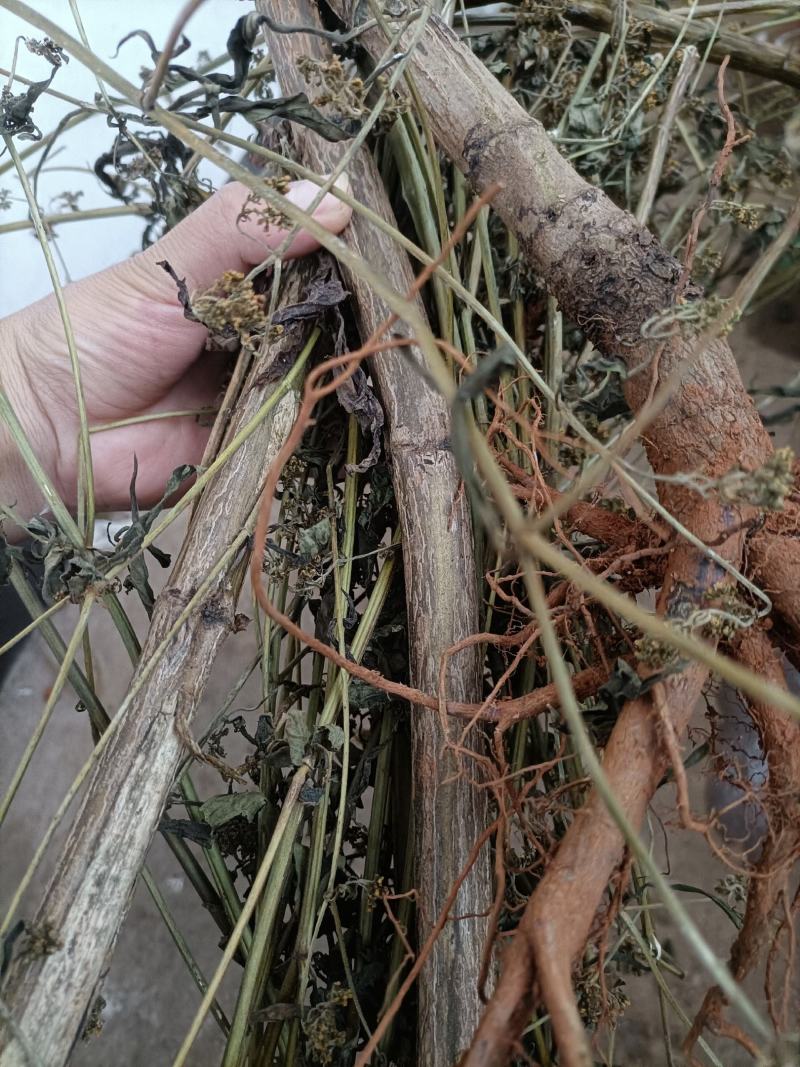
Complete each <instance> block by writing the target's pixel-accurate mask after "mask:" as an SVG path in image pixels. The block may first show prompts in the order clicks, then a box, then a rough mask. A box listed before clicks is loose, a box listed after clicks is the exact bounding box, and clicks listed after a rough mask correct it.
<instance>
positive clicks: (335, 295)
mask: <svg viewBox="0 0 800 1067" xmlns="http://www.w3.org/2000/svg"><path fill="white" fill-rule="evenodd" d="M348 296H350V293H349V292H348V291H347V289H345V288H344V287H343V286H342V283H341V281H340V279H339V276H338V274H335V273H334V272H333V271H331V272H330V273H329V274H327V275H325V276H317V277H315V278H313V279H312V281H311V282H310V283H309V286H308V289H307V290H306V296H305V299H304V300H302V301H301V302H300V303H299V304H288V305H287V306H286V307H282V308H280V309H279V310H278V311H276V312H275V314H274V315H273V316H272V322H273V325H275V326H285V325H286V324H287V323H290V322H301V321H302V320H303V319H315V318H317V317H318V316H320V315H324V314H325V312H326V311H329V310H330V309H331V308H333V307H337V306H338V305H339V304H341V303H342V302H343V301H344V300H346V299H347V298H348Z"/></svg>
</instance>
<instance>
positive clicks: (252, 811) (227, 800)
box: [198, 793, 267, 829]
mask: <svg viewBox="0 0 800 1067" xmlns="http://www.w3.org/2000/svg"><path fill="white" fill-rule="evenodd" d="M266 803H267V798H266V797H265V796H264V794H263V793H223V794H222V796H216V797H209V799H208V800H206V801H205V802H204V803H203V804H201V805H200V807H199V809H198V811H199V814H200V816H201V818H202V819H203V820H204V821H205V822H206V823H208V825H209V826H210V827H212V829H216V828H217V827H218V826H224V825H225V823H228V822H231V820H233V819H238V818H239V817H240V816H241V817H242V818H244V819H246V820H247V821H248V822H252V821H253V819H255V817H256V815H258V813H259V812H260V811H261V809H262V808H263V807H264V805H265V804H266Z"/></svg>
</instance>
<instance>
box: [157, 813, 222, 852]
mask: <svg viewBox="0 0 800 1067" xmlns="http://www.w3.org/2000/svg"><path fill="white" fill-rule="evenodd" d="M158 828H159V830H160V831H161V832H162V833H163V834H174V835H175V836H176V837H183V838H185V839H186V840H187V841H194V842H195V844H198V845H202V846H203V847H204V848H205V847H206V846H207V845H210V844H211V842H212V840H213V837H212V834H211V830H210V829H209V825H208V823H204V822H196V821H195V820H194V819H167V818H162V819H161V822H159V824H158Z"/></svg>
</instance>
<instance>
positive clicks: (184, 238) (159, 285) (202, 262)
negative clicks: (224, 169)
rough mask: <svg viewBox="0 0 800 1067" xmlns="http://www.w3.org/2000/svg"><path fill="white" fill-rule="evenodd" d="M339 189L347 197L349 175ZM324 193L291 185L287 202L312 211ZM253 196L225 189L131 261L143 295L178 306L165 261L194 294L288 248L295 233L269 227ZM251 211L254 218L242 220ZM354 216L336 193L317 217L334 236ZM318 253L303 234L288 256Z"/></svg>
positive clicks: (233, 185) (308, 185) (305, 184)
mask: <svg viewBox="0 0 800 1067" xmlns="http://www.w3.org/2000/svg"><path fill="white" fill-rule="evenodd" d="M336 184H337V186H338V187H339V188H341V189H343V190H345V191H347V190H348V189H349V182H348V181H347V176H346V175H341V176H340V177H339V178H338V179H337V181H336ZM318 192H319V187H318V186H317V185H316V184H315V183H314V182H310V181H297V182H292V183H291V184H290V186H289V190H288V192H287V194H286V196H287V199H288V200H290V201H291V202H292V203H293V204H296V205H297V207H299V208H303V209H307V208H308V207H310V205H311V203H312V201H313V200H314V198H315V197H316V196H317V194H318ZM249 196H250V191H249V189H248V188H247V187H246V186H244V185H242V184H241V183H240V182H230V183H228V184H227V185H224V186H223V187H222V188H221V189H219V190H218V191H217V192H216V193H214V195H213V196H211V197H210V198H209V199H208V200H207V201H206V202H205V203H204V204H202V205H201V206H200V207H199V208H197V209H196V210H195V211H193V212H192V213H191V215H188V216H187V217H186V218H185V219H183V221H182V222H180V223H178V225H177V226H176V227H175V228H174V229H172V230H170V232H169V233H168V234H167V235H166V236H165V237H162V238H161V240H160V241H157V242H156V243H155V244H154V245H153V246H152V247H151V248H148V249H147V250H146V251H144V252H141V253H140V254H139V255H137V256H135V257H134V258H133V259H132V260H129V261H128V264H127V265H128V266H129V267H132V268H134V269H135V273H136V276H137V289H138V291H139V293H140V294H141V295H143V296H147V297H149V298H152V299H156V300H165V299H166V300H169V301H175V299H176V296H175V283H174V282H173V281H172V280H171V279H170V278H169V277H168V276H167V274H166V273H165V272H164V271H163V270H162V269H161V268H160V267H158V266H157V264H158V262H159V261H160V260H164V259H165V260H167V261H168V262H169V264H170V266H171V267H172V268H173V269H174V270H175V272H176V274H177V275H178V277H179V278H186V284H187V286H188V288H189V292H191V291H192V290H194V289H204V288H207V287H208V286H209V285H211V283H212V282H213V281H214V280H215V279H216V278H218V277H219V276H220V274H222V272H223V271H226V270H238V271H242V272H246V271H248V270H249V269H250V268H251V267H253V266H254V265H255V264H256V263H260V262H261V261H262V260H263V259H266V258H267V256H268V255H269V253H270V252H271V251H274V250H275V249H276V248H278V247H279V246H280V245H281V244H282V243H283V241H284V240H285V238H286V236H287V233H288V229H289V227H288V226H282V225H280V224H275V223H270V224H267V225H265V223H264V222H263V221H262V218H260V217H259V209H260V208H262V207H263V201H259V200H256V201H255V203H254V202H253V200H252V199H250V202H249V203H248V197H249ZM245 207H247V208H248V209H249V212H248V214H247V216H246V217H241V216H242V211H243V209H245ZM351 215H352V209H351V208H350V207H349V206H348V205H347V204H345V203H343V202H342V201H341V200H339V199H337V198H336V197H335V196H333V195H332V194H331V193H327V194H326V196H325V197H324V198H323V200H322V202H321V203H320V205H319V207H317V209H316V210H315V211H314V219H315V220H316V221H317V222H319V223H321V224H322V225H323V226H324V227H325V229H326V230H329V231H330V232H331V233H339V232H340V231H341V230H343V229H344V227H345V226H346V225H347V223H348V222H349V221H350V216H351ZM317 248H319V243H318V242H317V241H316V240H315V238H313V237H312V236H311V234H310V233H308V232H307V231H305V230H303V229H300V230H299V231H298V232H297V234H296V235H295V237H294V239H293V240H292V243H291V245H290V246H289V249H288V251H287V253H286V256H287V258H293V257H296V256H305V255H307V254H308V253H309V252H313V251H315V249H317Z"/></svg>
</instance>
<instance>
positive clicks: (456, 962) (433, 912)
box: [257, 0, 492, 1067]
mask: <svg viewBox="0 0 800 1067" xmlns="http://www.w3.org/2000/svg"><path fill="white" fill-rule="evenodd" d="M262 4H263V10H264V11H265V12H267V13H268V14H269V15H270V16H271V17H272V18H273V19H275V20H277V21H279V22H283V23H290V24H295V25H297V24H302V25H314V24H316V25H319V15H318V12H317V9H316V5H315V4H314V3H312V2H311V0H269V2H268V3H264V2H263V0H259V4H258V5H257V6H259V7H260V6H262ZM268 38H269V51H270V55H271V57H272V60H273V63H274V66H275V73H276V75H277V77H278V80H279V82H280V84H281V87H282V90H283V91H284V92H285V93H295V92H302V91H308V92H309V96H311V97H312V98H313V96H314V95H316V93H317V92H318V90H314V89H313V88H312V89H309V87H308V86H307V84H306V83H305V81H304V80H303V78H302V76H301V75H300V73H299V71H298V69H297V60H298V58H299V57H300V56H312V57H314V58H316V59H327V58H330V54H331V53H330V50H329V47H328V45H327V43H325V42H323V41H322V40H321V39H320V38H318V37H311V36H308V35H305V34H300V33H292V34H275V33H269V34H268ZM295 144H296V146H297V148H298V150H299V153H300V155H301V157H302V158H303V161H304V162H305V163H306V164H307V165H310V166H312V167H314V168H315V169H317V170H319V171H321V172H324V173H327V172H330V171H331V170H332V169H333V168H334V166H335V164H336V162H337V161H338V160H339V159H340V158H341V155H342V153H343V151H344V150H345V149H346V145H345V146H344V147H343V146H340V145H332V144H329V143H328V142H325V141H322V140H321V139H320V138H318V137H317V136H315V135H314V134H312V133H310V132H309V131H308V130H304V129H299V128H296V129H295ZM348 176H349V178H350V184H351V187H352V190H353V195H354V196H355V197H356V198H357V199H358V200H360V201H361V202H362V203H364V204H366V205H368V206H369V207H371V208H372V209H373V210H375V211H377V212H379V213H380V214H381V215H382V216H383V217H384V218H385V219H387V220H388V221H390V222H391V223H392V224H393V225H396V223H395V219H394V216H393V213H392V209H391V207H390V205H389V202H388V199H387V196H386V192H385V190H384V187H383V182H382V181H381V178H380V175H379V174H378V171H377V168H376V166H375V164H374V161H373V159H372V156H371V155H370V153H369V152H368V151H366V150H364V149H362V150H361V151H359V152H358V153H357V154H356V156H355V157H354V159H353V160H352V162H351V163H350V164H349V166H348ZM342 236H343V238H344V240H345V241H346V242H347V243H348V245H349V246H350V248H351V249H352V250H353V251H354V252H355V253H357V254H358V255H359V256H361V257H363V258H364V259H365V260H366V261H367V262H368V263H369V264H370V266H371V267H372V268H373V269H374V270H375V271H376V272H377V273H379V274H381V275H383V277H384V278H387V279H388V280H389V281H390V282H391V284H392V285H393V287H394V288H395V289H396V290H397V291H398V292H399V293H405V292H407V291H408V290H409V288H410V287H411V285H412V284H413V281H414V276H413V273H412V270H411V265H410V263H409V261H408V258H407V256H406V254H405V253H404V252H402V251H401V250H399V249H398V247H397V246H396V245H395V244H394V242H393V241H392V240H391V239H390V238H388V237H387V236H386V235H384V234H383V233H382V232H380V231H378V230H376V229H375V228H374V227H372V226H371V225H370V224H369V223H368V222H365V221H364V219H363V218H362V217H361V216H359V215H358V213H356V214H355V215H354V216H353V220H352V222H351V224H350V226H349V227H348V228H347V230H346V231H345V232H344V234H343V235H342ZM343 273H344V281H345V285H346V287H347V288H348V289H349V290H350V291H351V292H352V294H353V297H354V306H355V309H356V315H357V318H358V325H359V331H360V333H361V337H362V340H364V341H366V340H367V339H368V338H369V337H370V336H371V335H372V334H373V332H374V331H375V330H376V328H378V327H380V325H381V323H383V322H384V321H385V319H386V317H387V315H388V314H389V308H388V307H387V306H386V304H385V303H384V302H383V301H382V300H381V299H380V298H379V297H378V296H377V295H376V294H375V293H374V292H373V290H372V289H371V288H370V287H369V285H367V284H365V283H364V282H363V281H362V280H361V279H359V278H358V277H356V276H355V275H353V274H350V273H348V272H343ZM419 308H420V310H421V311H422V310H423V308H422V304H421V302H419ZM423 313H424V312H423ZM400 332H402V329H401V331H400ZM423 358H424V357H423V356H422V353H421V352H420V351H419V350H418V349H416V348H412V349H408V348H406V349H404V350H402V351H390V352H387V353H386V354H384V355H381V356H378V357H376V358H375V359H373V360H372V361H371V364H370V373H371V374H372V377H373V379H374V381H375V382H376V385H377V389H378V392H379V395H380V398H381V400H382V402H383V406H384V409H385V413H386V421H387V428H388V440H387V452H388V454H389V457H390V460H391V464H392V476H393V481H394V486H395V494H396V497H397V504H398V512H399V515H400V521H401V524H402V528H403V563H404V570H405V585H406V598H407V605H408V623H409V642H410V648H409V672H410V679H411V684H412V685H413V686H415V687H416V688H418V689H421V690H423V691H424V692H426V693H435V692H436V690H437V687H438V671H439V662H440V658H441V655H442V653H443V652H444V651H445V650H446V649H447V648H448V647H449V646H450V645H453V644H455V643H456V642H457V641H459V640H461V639H462V638H464V637H466V636H468V635H469V634H472V633H474V632H475V631H476V630H477V628H478V609H477V581H476V572H475V558H474V549H473V543H472V525H471V520H470V513H469V506H468V503H467V498H466V494H465V493H464V492H463V490H462V489H461V487H460V477H459V473H458V469H457V467H456V463H455V459H454V457H453V453H452V451H451V449H450V447H449V443H448V438H449V412H448V408H447V403H446V401H445V400H444V399H443V398H442V397H441V396H440V395H439V394H438V393H437V392H436V391H435V390H434V389H432V388H431V387H430V386H429V385H428V384H427V383H426V381H425V380H424V379H423V378H422V377H421V376H420V373H419V371H418V370H417V369H415V367H414V363H419V362H421V361H422V360H423ZM448 696H449V697H450V698H451V699H453V700H458V701H462V702H464V701H466V702H475V701H480V696H481V680H480V670H479V661H478V653H477V649H476V648H470V649H468V650H465V651H464V652H461V653H459V654H458V655H457V656H456V657H454V661H453V663H452V665H451V670H450V674H449V680H448ZM411 724H412V725H411V729H412V758H413V781H414V798H413V804H414V823H415V834H414V836H415V857H416V873H415V879H414V884H415V886H416V888H417V891H418V898H417V899H418V931H419V935H420V936H419V940H420V943H423V942H424V941H425V939H426V937H427V935H428V933H429V931H430V928H431V924H432V923H433V922H434V920H435V919H436V917H437V915H438V914H439V912H440V911H441V908H442V905H443V903H444V901H445V899H446V897H447V894H448V892H449V890H450V888H451V886H452V885H453V883H454V881H455V879H456V878H457V876H458V874H459V872H460V871H461V869H462V867H463V866H464V864H465V862H466V861H467V858H468V856H469V853H470V849H471V848H472V846H473V844H474V843H475V841H476V840H477V839H478V837H479V835H480V834H481V831H482V830H483V829H484V828H485V827H486V825H487V824H488V822H489V817H488V808H487V799H486V792H485V791H482V790H479V789H476V788H474V787H473V786H472V785H471V784H470V782H469V781H468V780H467V776H471V777H474V776H475V774H476V771H475V767H474V766H471V765H469V761H467V765H466V766H464V761H463V760H462V761H461V762H462V770H464V771H466V774H467V776H464V777H460V778H459V779H458V780H456V781H451V782H449V783H448V784H445V782H446V780H447V779H449V778H452V777H453V776H454V775H456V774H457V772H458V770H459V766H458V763H457V761H456V760H455V759H454V758H453V756H452V753H447V752H446V750H445V744H446V742H447V739H448V736H449V737H450V739H451V740H453V741H456V740H458V739H459V738H460V735H461V731H462V725H463V724H460V723H458V722H454V723H452V725H451V726H450V727H449V728H448V731H447V733H446V732H445V730H444V729H443V727H442V724H441V722H440V720H439V716H438V715H437V714H436V713H433V714H432V713H431V711H430V710H428V709H426V708H423V707H414V709H413V715H412V719H411ZM480 740H481V737H480V734H479V732H478V731H477V730H475V731H473V737H472V739H471V742H470V743H471V744H472V745H473V746H479V745H480ZM491 887H492V874H491V864H490V857H489V850H488V848H485V849H484V850H483V851H482V852H481V854H480V855H479V857H478V859H477V862H476V863H475V865H474V867H473V869H472V871H471V872H470V874H469V875H468V876H467V877H466V879H465V880H464V883H463V885H462V886H461V889H460V891H459V894H458V898H457V900H456V903H455V907H454V912H455V913H456V914H460V915H480V914H481V913H482V912H485V911H486V910H487V909H488V907H489V906H490V904H491V899H492V891H491ZM485 931H486V922H485V920H484V919H482V918H474V919H464V920H458V921H454V922H450V923H448V924H447V926H446V927H445V928H444V930H443V932H442V934H441V935H440V937H439V938H438V940H437V942H436V944H435V946H434V948H433V951H432V953H431V956H430V958H429V960H428V962H427V963H426V965H425V967H424V968H423V971H422V973H421V975H420V980H419V985H418V989H419V1001H420V1007H419V1032H418V1060H419V1062H420V1063H425V1064H426V1065H430V1067H450V1065H451V1064H452V1063H453V1062H454V1061H455V1059H456V1058H457V1056H458V1055H459V1054H460V1053H461V1052H462V1051H463V1050H464V1048H465V1047H466V1046H467V1045H468V1043H469V1040H470V1038H471V1036H472V1033H473V1032H474V1030H475V1027H476V1025H477V1022H478V1019H479V1017H480V1011H481V1007H482V1005H481V1003H480V1000H479V998H478V993H477V977H478V974H479V971H480V965H481V957H482V951H483V941H484V936H485ZM454 990H458V995H457V996H454V995H453V991H454Z"/></svg>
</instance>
